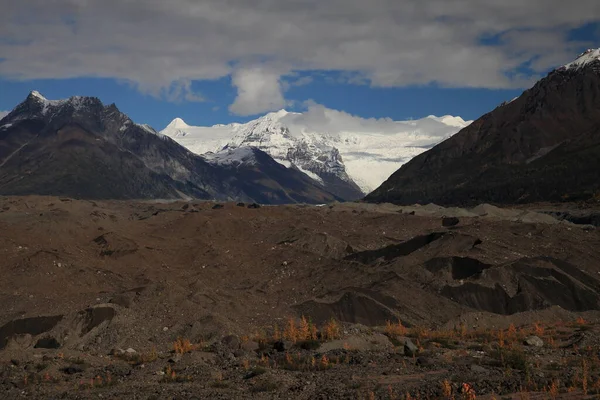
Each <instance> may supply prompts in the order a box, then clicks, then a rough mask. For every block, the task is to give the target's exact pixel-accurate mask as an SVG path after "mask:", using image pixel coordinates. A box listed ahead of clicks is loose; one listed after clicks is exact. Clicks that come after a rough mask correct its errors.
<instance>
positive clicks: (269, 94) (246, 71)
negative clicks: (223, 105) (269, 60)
mask: <svg viewBox="0 0 600 400" xmlns="http://www.w3.org/2000/svg"><path fill="white" fill-rule="evenodd" d="M279 78H280V74H279V73H278V72H276V71H271V70H267V69H263V68H260V67H252V68H241V69H239V70H237V71H235V72H234V73H233V77H232V84H233V85H234V86H235V87H236V88H237V91H238V94H237V97H236V98H235V101H234V102H233V104H232V105H230V106H229V111H231V112H232V113H234V114H236V115H255V114H260V113H263V112H266V111H271V110H276V109H279V108H283V107H284V106H285V104H286V103H285V99H284V98H283V93H282V87H281V82H280V79H279Z"/></svg>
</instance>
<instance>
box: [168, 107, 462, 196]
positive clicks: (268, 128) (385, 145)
mask: <svg viewBox="0 0 600 400" xmlns="http://www.w3.org/2000/svg"><path fill="white" fill-rule="evenodd" d="M468 124H469V122H466V121H464V120H463V119H462V118H460V117H452V116H444V117H435V116H429V117H427V118H423V119H421V120H415V121H391V120H362V119H360V118H356V117H352V116H349V115H348V114H345V113H341V112H339V111H335V110H330V109H326V108H323V107H320V108H313V109H309V111H307V112H306V113H290V112H287V111H285V110H280V111H278V112H274V113H269V114H267V115H264V116H262V117H260V118H258V119H256V120H253V121H250V122H248V123H245V124H237V123H234V124H229V125H215V126H212V127H197V126H190V125H188V124H186V123H185V122H184V121H183V120H182V119H180V118H176V119H175V120H173V121H172V122H171V123H170V124H169V125H168V126H167V127H166V128H165V129H164V130H162V131H161V133H163V134H165V135H167V136H169V137H171V138H173V139H174V140H176V141H177V142H178V143H181V144H182V145H183V146H185V147H187V148H188V149H190V150H191V151H193V152H194V153H196V154H204V153H206V152H218V151H220V150H222V149H223V148H237V147H245V146H254V147H257V148H259V149H261V150H263V151H265V152H267V153H268V154H270V155H271V156H272V157H273V158H275V160H277V161H278V162H280V163H281V164H283V165H285V166H286V167H289V168H295V169H298V170H300V171H302V172H304V173H305V174H307V175H308V176H310V177H311V178H313V179H315V180H316V181H317V182H319V183H321V184H322V185H324V186H325V188H327V190H329V191H331V192H333V193H335V194H337V195H338V196H340V197H343V198H345V199H354V198H359V197H362V195H364V194H366V193H368V192H370V191H371V190H373V189H375V188H376V187H377V186H379V185H380V184H381V183H382V182H383V181H384V180H385V179H386V178H387V177H388V176H389V175H390V174H391V173H392V172H393V171H395V170H396V169H397V168H398V167H399V166H400V165H402V164H403V163H404V162H406V161H408V160H410V159H411V158H412V157H414V156H415V155H417V154H420V153H421V152H423V151H425V149H426V148H428V147H431V146H433V145H434V144H437V143H438V142H439V141H440V140H443V139H445V138H447V137H449V136H451V135H452V134H454V133H456V132H457V131H458V130H459V129H460V128H462V127H465V126H467V125H468Z"/></svg>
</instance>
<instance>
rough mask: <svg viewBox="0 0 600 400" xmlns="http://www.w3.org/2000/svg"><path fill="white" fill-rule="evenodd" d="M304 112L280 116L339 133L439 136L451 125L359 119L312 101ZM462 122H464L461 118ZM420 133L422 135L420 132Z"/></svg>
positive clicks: (430, 120)
mask: <svg viewBox="0 0 600 400" xmlns="http://www.w3.org/2000/svg"><path fill="white" fill-rule="evenodd" d="M304 105H305V106H306V111H304V112H302V113H289V114H287V115H286V116H285V117H283V119H282V123H283V124H285V125H286V126H290V127H291V128H292V129H293V128H294V127H296V128H297V129H299V130H307V131H309V132H327V133H330V134H340V133H344V132H351V133H352V134H360V135H363V134H367V135H368V134H377V135H380V136H381V135H383V136H385V135H398V134H403V135H405V136H406V137H409V136H410V134H411V132H415V131H417V130H418V131H423V132H427V135H426V136H427V138H428V140H430V139H431V138H442V137H445V136H447V135H448V132H449V131H452V128H451V129H449V128H448V126H449V125H448V124H444V123H441V122H440V118H423V119H420V120H416V121H394V120H392V119H391V118H362V117H359V116H356V115H352V114H349V113H347V112H345V111H340V110H334V109H331V108H327V107H325V106H323V105H321V104H317V103H315V102H314V101H311V100H310V101H307V102H305V104H304ZM462 122H464V121H462ZM421 136H423V135H422V134H421Z"/></svg>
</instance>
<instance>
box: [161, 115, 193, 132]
mask: <svg viewBox="0 0 600 400" xmlns="http://www.w3.org/2000/svg"><path fill="white" fill-rule="evenodd" d="M189 127H190V126H189V125H188V124H186V123H185V121H184V120H182V119H181V118H175V119H174V120H173V121H171V123H170V124H169V125H167V127H166V128H165V130H167V129H169V130H172V129H186V128H189Z"/></svg>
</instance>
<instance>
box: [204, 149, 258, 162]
mask: <svg viewBox="0 0 600 400" xmlns="http://www.w3.org/2000/svg"><path fill="white" fill-rule="evenodd" d="M202 157H204V159H205V160H206V161H208V162H209V163H212V164H218V165H240V164H245V165H255V164H256V163H257V161H256V157H255V156H254V149H252V148H251V147H240V148H237V149H224V150H222V151H220V152H218V153H206V154H203V155H202Z"/></svg>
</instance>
